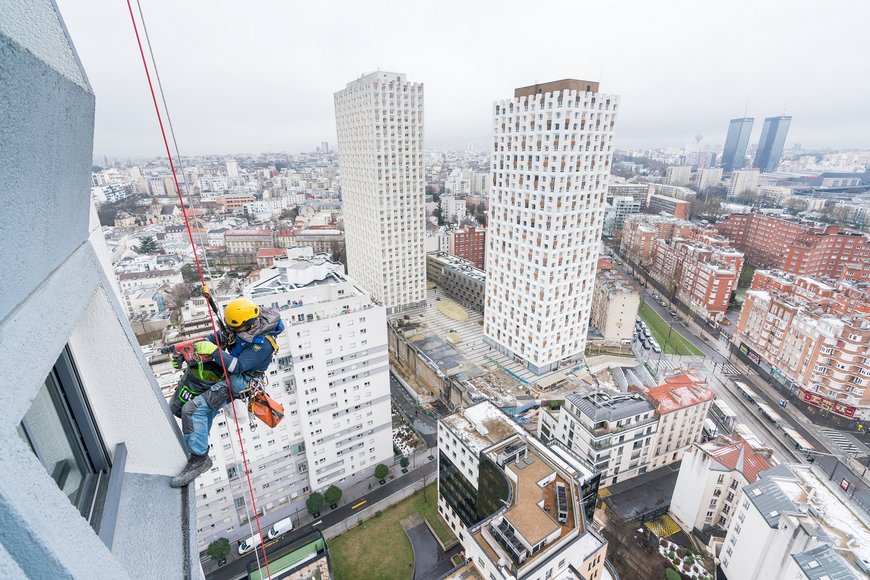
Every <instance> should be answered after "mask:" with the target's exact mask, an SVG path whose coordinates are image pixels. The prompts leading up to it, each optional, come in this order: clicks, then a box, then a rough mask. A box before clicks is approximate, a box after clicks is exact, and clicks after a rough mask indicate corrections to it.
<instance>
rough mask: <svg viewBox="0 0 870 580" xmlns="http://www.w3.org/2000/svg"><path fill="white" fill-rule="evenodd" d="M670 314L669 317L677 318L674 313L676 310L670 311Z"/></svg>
mask: <svg viewBox="0 0 870 580" xmlns="http://www.w3.org/2000/svg"><path fill="white" fill-rule="evenodd" d="M670 314H671V316H673V317H674V318H676V317H677V311H676V310H671V311H670Z"/></svg>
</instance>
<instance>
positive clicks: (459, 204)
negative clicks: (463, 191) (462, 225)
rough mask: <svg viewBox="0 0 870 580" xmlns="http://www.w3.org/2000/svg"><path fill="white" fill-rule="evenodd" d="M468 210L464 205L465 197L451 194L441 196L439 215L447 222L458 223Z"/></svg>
mask: <svg viewBox="0 0 870 580" xmlns="http://www.w3.org/2000/svg"><path fill="white" fill-rule="evenodd" d="M466 213H468V210H467V209H466V207H465V198H464V197H456V196H455V195H453V194H444V195H442V196H441V217H443V218H444V220H445V221H446V222H447V223H458V222H461V221H462V220H463V219H464V218H465V214H466Z"/></svg>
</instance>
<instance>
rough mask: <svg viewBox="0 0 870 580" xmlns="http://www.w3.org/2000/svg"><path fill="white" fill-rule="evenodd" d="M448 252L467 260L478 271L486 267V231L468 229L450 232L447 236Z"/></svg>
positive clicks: (473, 228) (474, 228)
mask: <svg viewBox="0 0 870 580" xmlns="http://www.w3.org/2000/svg"><path fill="white" fill-rule="evenodd" d="M447 236H448V244H449V250H448V251H449V252H450V253H451V254H453V255H454V256H457V257H459V258H462V259H463V260H468V261H469V262H471V263H472V264H474V267H475V268H477V269H478V270H484V269H485V266H486V230H485V229H483V228H476V227H473V226H471V227H468V228H464V229H459V230H452V231H450V232H449V233H448V234H447Z"/></svg>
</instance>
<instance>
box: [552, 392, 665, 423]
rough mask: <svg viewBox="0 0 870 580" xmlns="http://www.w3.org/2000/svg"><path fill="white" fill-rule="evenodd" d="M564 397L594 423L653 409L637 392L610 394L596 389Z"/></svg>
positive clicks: (639, 413)
mask: <svg viewBox="0 0 870 580" xmlns="http://www.w3.org/2000/svg"><path fill="white" fill-rule="evenodd" d="M566 398H567V399H568V400H569V401H570V402H571V403H573V404H574V406H575V407H577V409H578V410H579V411H580V412H581V413H583V414H584V415H586V416H587V417H589V418H590V419H592V421H593V422H595V423H599V422H601V421H611V422H612V421H620V420H622V419H627V418H629V417H634V416H635V415H641V414H643V413H647V412H649V411H653V410H654V407H653V406H652V404H651V403H650V402H649V401H648V400H647V399H646V398H644V397H643V396H642V395H639V394H637V393H625V394H620V395H610V394H607V393H604V392H600V391H596V392H592V393H588V394H586V395H576V394H574V395H568V396H567V397H566Z"/></svg>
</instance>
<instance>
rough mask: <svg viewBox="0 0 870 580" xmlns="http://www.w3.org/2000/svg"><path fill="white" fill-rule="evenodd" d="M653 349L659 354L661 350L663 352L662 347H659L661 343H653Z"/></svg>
mask: <svg viewBox="0 0 870 580" xmlns="http://www.w3.org/2000/svg"><path fill="white" fill-rule="evenodd" d="M652 351H653V352H654V353H656V354H659V353H660V352H662V349H661V348H659V345H657V344H654V345H652Z"/></svg>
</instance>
